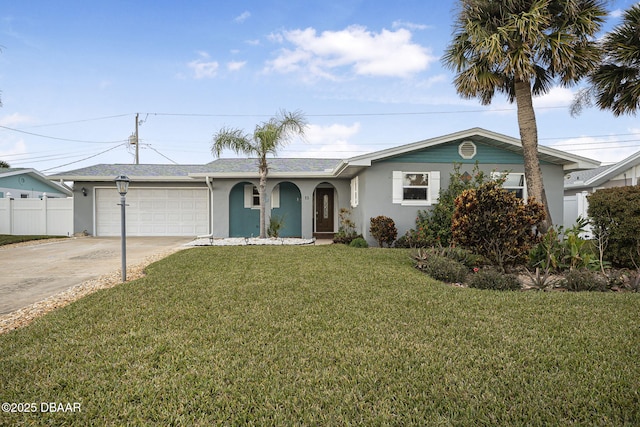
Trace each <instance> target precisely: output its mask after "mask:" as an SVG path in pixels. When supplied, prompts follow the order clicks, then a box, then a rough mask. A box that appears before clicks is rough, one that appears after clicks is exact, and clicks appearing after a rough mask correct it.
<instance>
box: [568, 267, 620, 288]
mask: <svg viewBox="0 0 640 427" xmlns="http://www.w3.org/2000/svg"><path fill="white" fill-rule="evenodd" d="M608 282H609V281H608V280H607V279H605V278H604V277H602V276H600V275H599V274H598V273H595V272H593V271H590V270H587V269H580V270H570V271H568V272H567V273H566V274H565V276H564V279H562V280H561V281H560V286H561V287H563V288H566V289H567V290H568V291H572V292H580V291H596V292H604V291H606V290H608Z"/></svg>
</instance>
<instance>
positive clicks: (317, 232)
mask: <svg viewBox="0 0 640 427" xmlns="http://www.w3.org/2000/svg"><path fill="white" fill-rule="evenodd" d="M336 206H337V203H336V189H335V187H334V186H333V185H331V184H329V183H327V182H325V183H322V184H319V185H318V186H317V187H316V189H315V191H314V195H313V210H314V217H313V235H314V236H315V237H317V238H321V239H329V238H333V235H334V234H335V232H336Z"/></svg>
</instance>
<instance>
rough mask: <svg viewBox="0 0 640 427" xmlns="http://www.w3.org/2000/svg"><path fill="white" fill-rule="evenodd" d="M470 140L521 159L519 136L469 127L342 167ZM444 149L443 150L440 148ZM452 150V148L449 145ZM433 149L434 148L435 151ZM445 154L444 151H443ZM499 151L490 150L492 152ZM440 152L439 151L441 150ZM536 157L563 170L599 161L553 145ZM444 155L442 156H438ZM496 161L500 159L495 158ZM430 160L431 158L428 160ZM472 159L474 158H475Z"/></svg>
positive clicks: (355, 160) (352, 161)
mask: <svg viewBox="0 0 640 427" xmlns="http://www.w3.org/2000/svg"><path fill="white" fill-rule="evenodd" d="M467 140H470V141H473V142H474V143H476V144H477V145H483V146H485V147H493V148H494V149H500V150H502V151H506V152H510V153H512V154H514V155H516V156H518V159H519V160H518V161H521V159H522V144H521V143H520V140H519V139H516V138H512V137H510V136H506V135H502V134H499V133H495V132H491V131H488V130H485V129H482V128H472V129H468V130H465V131H461V132H456V133H452V134H449V135H444V136H439V137H436V138H431V139H426V140H423V141H418V142H414V143H412V144H406V145H401V146H399V147H394V148H389V149H387V150H381V151H376V152H374V153H370V154H365V155H362V156H357V157H352V158H350V159H348V160H346V161H345V163H346V167H345V168H344V169H345V170H346V169H347V168H349V167H363V166H370V165H371V163H372V162H376V161H383V160H387V159H392V158H393V159H397V158H402V157H403V156H409V157H404V158H411V156H413V155H414V154H413V153H416V152H421V151H424V150H426V149H433V148H435V147H439V146H443V145H450V146H455V147H456V149H457V146H458V145H459V144H460V143H462V142H464V141H467ZM443 150H445V152H446V149H443ZM449 150H451V148H449ZM435 152H436V151H434V153H435ZM443 153H444V152H443ZM496 153H498V152H497V151H493V154H496ZM441 154H442V153H441ZM449 154H450V153H449ZM487 154H491V151H487ZM538 156H539V158H540V160H541V161H542V162H546V163H550V164H557V165H562V167H563V168H564V170H566V171H570V170H576V169H590V168H594V167H597V166H598V165H599V164H600V162H598V161H595V160H592V159H588V158H586V157H580V156H576V155H574V154H570V153H566V152H564V151H560V150H556V149H553V148H549V147H545V146H539V147H538ZM441 158H443V157H441ZM507 159H508V160H509V161H511V160H513V159H515V157H513V156H509V157H508V158H507V157H503V160H502V161H506V160H507ZM459 160H463V159H462V158H461V157H460V156H459V155H457V153H456V156H455V157H450V158H449V159H448V160H443V161H446V162H448V163H451V162H453V161H456V162H458V161H459ZM497 160H499V158H498V159H497ZM429 161H431V162H433V160H429ZM474 161H475V160H474ZM490 162H491V163H496V159H493V158H492V159H491V160H490Z"/></svg>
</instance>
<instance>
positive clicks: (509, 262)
mask: <svg viewBox="0 0 640 427" xmlns="http://www.w3.org/2000/svg"><path fill="white" fill-rule="evenodd" d="M455 206H456V210H455V212H454V213H453V220H452V221H453V222H452V225H451V226H452V231H453V239H454V242H456V243H457V244H459V245H460V246H462V247H464V248H466V249H469V250H471V252H474V253H481V254H483V255H484V256H485V257H486V258H487V259H489V260H490V261H491V262H492V263H494V264H495V265H497V266H498V268H500V270H502V271H504V270H505V267H509V266H513V265H517V264H520V263H523V262H525V261H526V259H527V255H528V253H529V250H530V249H531V247H532V246H533V245H534V244H535V243H537V242H538V238H537V236H536V233H535V230H534V227H535V226H537V225H538V224H540V222H541V221H542V220H543V219H544V218H545V212H544V207H543V206H542V205H541V204H540V203H537V202H535V201H534V200H531V199H530V200H529V201H528V202H527V204H525V203H524V202H523V201H522V200H521V199H519V198H518V197H516V195H515V194H513V193H512V192H509V191H507V190H505V189H504V188H502V187H500V185H499V183H498V182H494V181H491V182H487V183H485V184H482V185H481V186H480V187H479V188H477V189H470V190H465V191H463V192H462V194H460V196H458V197H457V198H456V202H455Z"/></svg>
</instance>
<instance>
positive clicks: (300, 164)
mask: <svg viewBox="0 0 640 427" xmlns="http://www.w3.org/2000/svg"><path fill="white" fill-rule="evenodd" d="M341 161H342V160H339V159H294V158H271V159H268V163H269V170H270V171H271V172H281V173H287V172H292V173H294V172H326V171H327V170H333V169H335V168H336V167H337V166H338V165H339V164H340V162H341ZM207 166H209V167H210V169H208V170H207V171H206V172H238V173H247V172H256V171H257V170H258V159H255V158H251V159H217V160H214V161H213V162H211V163H209V164H208V165H207Z"/></svg>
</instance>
